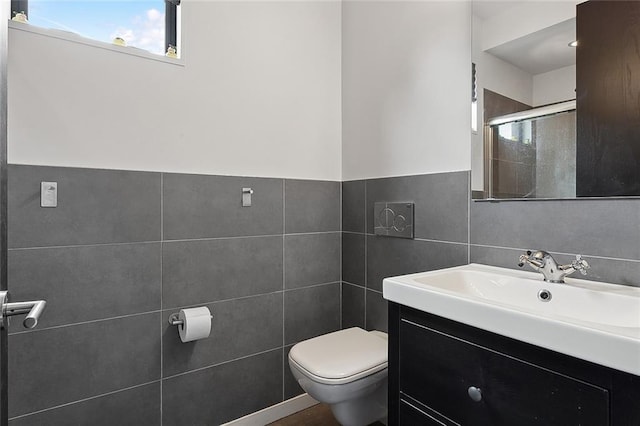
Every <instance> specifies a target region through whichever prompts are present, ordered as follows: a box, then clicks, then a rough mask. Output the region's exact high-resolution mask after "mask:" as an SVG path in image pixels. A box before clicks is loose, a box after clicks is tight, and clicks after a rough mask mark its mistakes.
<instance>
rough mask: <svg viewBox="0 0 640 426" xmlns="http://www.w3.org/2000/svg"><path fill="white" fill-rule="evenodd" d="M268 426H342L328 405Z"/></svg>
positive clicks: (376, 423) (310, 408)
mask: <svg viewBox="0 0 640 426" xmlns="http://www.w3.org/2000/svg"><path fill="white" fill-rule="evenodd" d="M267 426H340V423H338V422H337V421H336V419H335V418H334V417H333V414H331V409H330V408H329V406H328V405H327V404H317V405H314V406H313V407H309V408H307V409H306V410H302V411H299V412H297V413H295V414H292V415H290V416H288V417H285V418H284V419H280V420H278V421H276V422H273V423H270V424H269V425H267ZM370 426H384V425H383V424H382V423H380V422H375V423H372V424H371V425H370Z"/></svg>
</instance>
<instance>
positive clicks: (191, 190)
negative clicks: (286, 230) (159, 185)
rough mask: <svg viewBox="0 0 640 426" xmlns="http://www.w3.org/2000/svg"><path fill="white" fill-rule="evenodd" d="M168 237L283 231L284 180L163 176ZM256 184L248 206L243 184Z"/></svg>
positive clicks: (184, 237) (251, 186)
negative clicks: (246, 205)
mask: <svg viewBox="0 0 640 426" xmlns="http://www.w3.org/2000/svg"><path fill="white" fill-rule="evenodd" d="M163 179H164V181H163V205H164V238H165V239H167V240H175V239H189V238H211V237H231V236H247V235H274V234H280V233H282V217H283V216H282V180H281V179H268V178H249V177H232V176H204V175H182V174H164V175H163ZM245 187H248V188H252V189H253V191H254V193H253V198H252V205H251V207H242V188H245Z"/></svg>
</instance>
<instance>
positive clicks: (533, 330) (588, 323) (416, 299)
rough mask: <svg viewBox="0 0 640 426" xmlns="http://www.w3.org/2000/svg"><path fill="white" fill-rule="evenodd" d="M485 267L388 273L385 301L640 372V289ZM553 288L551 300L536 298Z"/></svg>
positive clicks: (621, 368)
mask: <svg viewBox="0 0 640 426" xmlns="http://www.w3.org/2000/svg"><path fill="white" fill-rule="evenodd" d="M565 280H566V283H565V284H554V283H547V282H544V281H543V277H542V275H541V274H539V273H536V272H528V271H517V270H511V269H505V268H497V267H492V266H486V265H477V264H470V265H465V266H459V267H456V268H449V269H440V270H436V271H431V272H422V273H418V274H411V275H403V276H399V277H391V278H385V279H384V281H383V292H384V298H385V299H387V300H390V301H392V302H396V303H400V304H402V305H406V306H410V307H412V308H415V309H419V310H421V311H425V312H429V313H432V314H435V315H439V316H442V317H445V318H449V319H452V320H455V321H459V322H462V323H465V324H469V325H472V326H474V327H478V328H481V329H484V330H488V331H492V332H494V333H498V334H502V335H504V336H508V337H511V338H514V339H518V340H521V341H524V342H527V343H532V344H534V345H538V346H542V347H545V348H548V349H552V350H555V351H557V352H561V353H565V354H567V355H571V356H574V357H576V358H581V359H585V360H587V361H592V362H595V363H598V364H602V365H605V366H607V367H611V368H615V369H617V370H621V371H626V372H628V373H632V374H635V375H638V376H640V288H635V287H629V286H622V285H615V284H606V283H600V282H595V281H587V280H580V279H575V278H569V277H567V278H566V279H565ZM540 290H548V291H549V292H550V293H551V299H550V300H549V301H546V302H544V301H541V300H540V299H539V298H538V293H539V292H540Z"/></svg>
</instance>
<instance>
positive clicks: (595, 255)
mask: <svg viewBox="0 0 640 426" xmlns="http://www.w3.org/2000/svg"><path fill="white" fill-rule="evenodd" d="M469 246H471V247H484V248H493V249H501V250H517V251H525V250H530V249H531V248H521V247H504V246H494V245H490V244H469ZM550 253H554V254H559V255H562V256H575V255H576V254H581V255H582V256H584V257H593V258H597V259H604V260H614V261H620V262H633V263H638V262H640V259H628V258H622V257H611V256H600V255H597V254H589V253H568V252H561V251H555V250H551V251H550Z"/></svg>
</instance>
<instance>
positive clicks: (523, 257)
mask: <svg viewBox="0 0 640 426" xmlns="http://www.w3.org/2000/svg"><path fill="white" fill-rule="evenodd" d="M526 253H527V254H521V255H520V258H519V259H518V266H519V267H521V268H522V267H523V266H524V262H526V261H528V260H529V256H531V250H527V251H526Z"/></svg>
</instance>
